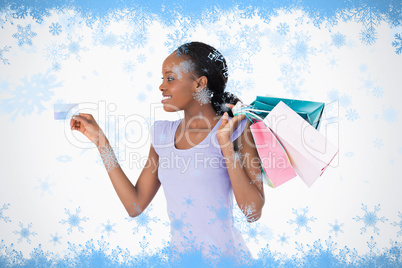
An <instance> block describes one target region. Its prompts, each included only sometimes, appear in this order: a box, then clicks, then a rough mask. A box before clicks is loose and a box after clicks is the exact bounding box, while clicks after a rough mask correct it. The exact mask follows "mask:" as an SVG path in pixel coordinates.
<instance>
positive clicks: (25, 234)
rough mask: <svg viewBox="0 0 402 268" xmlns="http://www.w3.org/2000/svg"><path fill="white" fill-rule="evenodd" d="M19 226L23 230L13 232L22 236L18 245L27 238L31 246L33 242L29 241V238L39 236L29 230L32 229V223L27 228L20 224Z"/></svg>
mask: <svg viewBox="0 0 402 268" xmlns="http://www.w3.org/2000/svg"><path fill="white" fill-rule="evenodd" d="M19 226H20V227H21V230H19V231H14V232H13V233H14V234H19V235H20V238H19V239H18V243H19V242H21V241H22V239H23V238H25V239H26V240H27V242H28V243H29V244H31V240H30V239H29V237H30V236H31V235H37V233H35V232H31V231H30V230H29V229H30V228H31V227H32V223H30V224H28V226H27V227H26V228H24V225H23V224H22V223H21V222H20V223H19Z"/></svg>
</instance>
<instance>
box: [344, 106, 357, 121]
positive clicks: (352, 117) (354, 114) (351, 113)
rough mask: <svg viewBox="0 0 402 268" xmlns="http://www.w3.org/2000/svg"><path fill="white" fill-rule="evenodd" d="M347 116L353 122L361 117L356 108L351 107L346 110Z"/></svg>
mask: <svg viewBox="0 0 402 268" xmlns="http://www.w3.org/2000/svg"><path fill="white" fill-rule="evenodd" d="M346 118H347V119H348V120H350V121H352V122H353V121H355V120H356V119H358V118H359V114H358V113H357V111H356V109H352V108H350V109H349V110H347V111H346Z"/></svg>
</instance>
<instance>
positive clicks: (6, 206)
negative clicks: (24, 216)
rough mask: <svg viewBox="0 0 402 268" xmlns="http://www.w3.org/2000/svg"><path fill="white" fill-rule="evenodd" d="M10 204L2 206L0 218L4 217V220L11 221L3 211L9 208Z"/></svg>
mask: <svg viewBox="0 0 402 268" xmlns="http://www.w3.org/2000/svg"><path fill="white" fill-rule="evenodd" d="M9 206H10V204H4V205H3V207H2V208H0V220H1V219H3V220H4V222H11V220H10V218H9V217H6V216H4V214H3V211H4V210H6V209H8V207H9Z"/></svg>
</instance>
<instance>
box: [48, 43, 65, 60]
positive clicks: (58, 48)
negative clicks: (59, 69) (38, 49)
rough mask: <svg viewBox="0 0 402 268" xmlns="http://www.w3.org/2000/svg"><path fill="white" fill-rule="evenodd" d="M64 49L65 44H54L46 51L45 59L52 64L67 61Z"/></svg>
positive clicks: (49, 45)
mask: <svg viewBox="0 0 402 268" xmlns="http://www.w3.org/2000/svg"><path fill="white" fill-rule="evenodd" d="M64 48H65V46H64V45H63V44H58V43H56V42H52V43H50V44H48V45H47V46H46V48H45V49H44V54H45V57H46V58H47V60H49V61H50V62H52V63H55V62H60V61H62V60H63V59H65V55H64V53H63V50H64Z"/></svg>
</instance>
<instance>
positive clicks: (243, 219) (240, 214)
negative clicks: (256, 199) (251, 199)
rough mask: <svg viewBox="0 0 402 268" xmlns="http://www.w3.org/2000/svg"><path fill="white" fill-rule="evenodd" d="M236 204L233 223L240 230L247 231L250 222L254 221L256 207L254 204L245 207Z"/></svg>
mask: <svg viewBox="0 0 402 268" xmlns="http://www.w3.org/2000/svg"><path fill="white" fill-rule="evenodd" d="M241 207H242V209H240V207H239V206H237V205H235V206H234V208H233V223H234V225H235V226H236V228H237V229H239V230H240V232H242V233H245V232H246V231H247V229H248V228H249V227H250V222H252V221H254V220H255V219H254V212H255V209H254V208H253V207H252V206H246V208H245V209H243V206H241Z"/></svg>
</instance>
